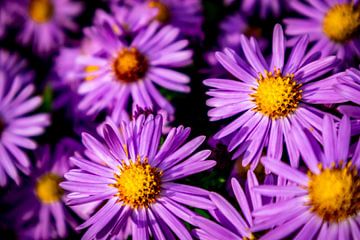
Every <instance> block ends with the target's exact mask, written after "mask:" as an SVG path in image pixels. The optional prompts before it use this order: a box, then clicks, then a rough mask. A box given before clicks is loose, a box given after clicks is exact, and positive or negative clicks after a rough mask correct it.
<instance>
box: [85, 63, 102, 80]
mask: <svg viewBox="0 0 360 240" xmlns="http://www.w3.org/2000/svg"><path fill="white" fill-rule="evenodd" d="M99 69H100V67H99V66H95V65H89V66H86V67H85V72H86V73H87V74H88V75H87V76H86V77H85V80H86V81H91V80H94V79H95V78H96V76H94V75H93V72H96V71H98V70H99Z"/></svg>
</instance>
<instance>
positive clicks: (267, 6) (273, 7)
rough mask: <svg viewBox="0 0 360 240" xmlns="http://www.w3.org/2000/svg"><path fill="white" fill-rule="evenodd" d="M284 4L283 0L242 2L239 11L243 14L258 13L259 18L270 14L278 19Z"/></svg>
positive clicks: (246, 0)
mask: <svg viewBox="0 0 360 240" xmlns="http://www.w3.org/2000/svg"><path fill="white" fill-rule="evenodd" d="M284 4H286V1H283V0H270V1H269V0H244V1H242V3H241V10H242V11H243V13H244V14H253V13H254V12H257V11H258V12H259V13H260V17H261V18H266V17H267V16H269V15H271V14H273V15H274V16H276V17H278V16H279V15H280V11H281V9H282V8H283V7H284ZM257 9H259V10H257Z"/></svg>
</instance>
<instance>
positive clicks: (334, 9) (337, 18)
mask: <svg viewBox="0 0 360 240" xmlns="http://www.w3.org/2000/svg"><path fill="white" fill-rule="evenodd" d="M290 6H291V7H292V8H293V9H294V10H295V11H297V12H298V13H299V14H300V15H303V16H304V17H303V18H288V19H285V20H284V22H285V23H286V33H287V34H288V35H290V36H293V37H294V38H293V40H292V43H295V41H296V40H297V38H298V37H300V36H302V35H304V34H308V35H309V39H310V41H311V42H314V43H315V45H314V47H313V48H312V51H311V52H310V53H313V52H316V51H320V52H321V53H322V54H323V56H328V55H332V54H336V55H337V57H338V58H340V59H346V60H350V59H351V58H352V57H358V58H359V57H360V37H359V36H360V35H359V34H358V32H359V27H360V20H359V19H360V11H359V3H358V1H352V0H344V1H343V0H334V1H324V0H317V1H310V0H308V1H307V3H306V4H305V3H302V2H300V1H298V0H295V1H291V2H290Z"/></svg>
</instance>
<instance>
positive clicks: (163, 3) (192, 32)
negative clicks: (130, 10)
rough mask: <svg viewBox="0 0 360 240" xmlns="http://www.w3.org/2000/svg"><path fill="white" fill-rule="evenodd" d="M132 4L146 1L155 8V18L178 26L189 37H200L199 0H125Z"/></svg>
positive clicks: (201, 20) (200, 5) (200, 17)
mask: <svg viewBox="0 0 360 240" xmlns="http://www.w3.org/2000/svg"><path fill="white" fill-rule="evenodd" d="M126 2H127V3H128V4H130V5H132V6H135V5H137V4H139V3H146V4H147V5H148V7H149V8H153V9H156V10H157V15H156V16H155V20H157V21H158V22H160V23H162V24H170V25H172V26H174V27H177V28H180V30H181V33H182V34H184V35H186V36H190V37H200V38H201V37H202V36H203V32H202V30H201V27H202V23H203V16H202V4H201V1H200V0H183V1H177V0H126Z"/></svg>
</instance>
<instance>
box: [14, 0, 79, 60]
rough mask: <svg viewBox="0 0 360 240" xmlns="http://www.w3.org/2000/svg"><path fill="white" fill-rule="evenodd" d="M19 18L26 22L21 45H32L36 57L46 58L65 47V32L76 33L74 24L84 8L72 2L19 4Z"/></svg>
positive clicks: (22, 0)
mask: <svg viewBox="0 0 360 240" xmlns="http://www.w3.org/2000/svg"><path fill="white" fill-rule="evenodd" d="M17 1H18V5H19V9H18V14H19V15H20V17H21V18H22V20H23V24H22V25H21V26H22V28H21V30H20V33H19V37H18V38H19V41H20V42H21V43H22V44H26V45H32V46H33V50H34V52H36V53H39V54H42V55H45V54H48V53H50V52H52V51H54V50H57V49H58V48H59V47H60V46H62V45H63V44H64V42H65V40H66V35H65V31H67V30H70V31H76V30H77V29H78V26H77V24H76V23H75V22H74V18H76V17H77V16H78V15H79V14H80V12H81V11H82V5H81V4H80V3H79V2H75V1H73V0H17Z"/></svg>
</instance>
